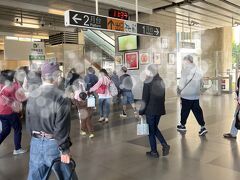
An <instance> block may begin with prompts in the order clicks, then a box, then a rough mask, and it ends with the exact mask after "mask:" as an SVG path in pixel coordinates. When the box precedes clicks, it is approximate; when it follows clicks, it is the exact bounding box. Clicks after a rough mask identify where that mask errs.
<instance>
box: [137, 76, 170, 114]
mask: <svg viewBox="0 0 240 180" xmlns="http://www.w3.org/2000/svg"><path fill="white" fill-rule="evenodd" d="M142 101H143V103H142V106H141V108H140V111H139V114H140V115H164V114H166V110H165V84H164V82H163V80H162V78H161V77H160V76H159V74H157V75H156V76H155V77H153V79H152V80H149V79H147V80H146V81H145V83H144V86H143V95H142Z"/></svg>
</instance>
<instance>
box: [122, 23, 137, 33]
mask: <svg viewBox="0 0 240 180" xmlns="http://www.w3.org/2000/svg"><path fill="white" fill-rule="evenodd" d="M124 31H125V32H126V33H134V34H137V23H136V22H133V21H125V22H124Z"/></svg>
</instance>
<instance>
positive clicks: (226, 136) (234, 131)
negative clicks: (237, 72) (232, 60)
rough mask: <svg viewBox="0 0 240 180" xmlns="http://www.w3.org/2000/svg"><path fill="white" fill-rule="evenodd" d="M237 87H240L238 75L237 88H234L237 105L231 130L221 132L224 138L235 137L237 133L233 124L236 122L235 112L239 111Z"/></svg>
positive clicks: (239, 102)
mask: <svg viewBox="0 0 240 180" xmlns="http://www.w3.org/2000/svg"><path fill="white" fill-rule="evenodd" d="M239 88H240V77H238V80H237V90H236V95H237V107H236V110H235V113H234V119H233V122H232V125H231V130H230V132H229V133H226V134H223V137H224V138H226V139H236V138H237V135H238V129H237V128H236V127H235V124H236V118H237V114H238V112H239V111H240V99H239Z"/></svg>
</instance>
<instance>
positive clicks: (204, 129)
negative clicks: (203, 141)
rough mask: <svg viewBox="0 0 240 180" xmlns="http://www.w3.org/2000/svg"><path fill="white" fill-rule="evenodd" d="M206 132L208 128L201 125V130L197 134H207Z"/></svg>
mask: <svg viewBox="0 0 240 180" xmlns="http://www.w3.org/2000/svg"><path fill="white" fill-rule="evenodd" d="M207 133H208V130H207V129H206V128H205V127H203V128H201V130H200V131H199V136H204V135H205V134H207Z"/></svg>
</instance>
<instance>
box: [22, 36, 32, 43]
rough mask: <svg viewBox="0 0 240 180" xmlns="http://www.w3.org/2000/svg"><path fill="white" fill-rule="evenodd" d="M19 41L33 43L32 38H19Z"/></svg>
mask: <svg viewBox="0 0 240 180" xmlns="http://www.w3.org/2000/svg"><path fill="white" fill-rule="evenodd" d="M19 41H27V42H31V41H32V39H31V38H22V37H20V38H19Z"/></svg>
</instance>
